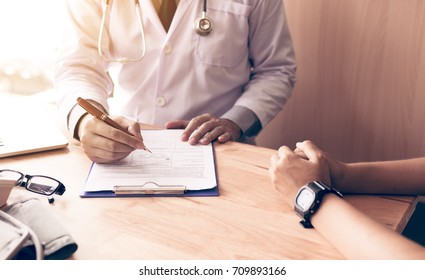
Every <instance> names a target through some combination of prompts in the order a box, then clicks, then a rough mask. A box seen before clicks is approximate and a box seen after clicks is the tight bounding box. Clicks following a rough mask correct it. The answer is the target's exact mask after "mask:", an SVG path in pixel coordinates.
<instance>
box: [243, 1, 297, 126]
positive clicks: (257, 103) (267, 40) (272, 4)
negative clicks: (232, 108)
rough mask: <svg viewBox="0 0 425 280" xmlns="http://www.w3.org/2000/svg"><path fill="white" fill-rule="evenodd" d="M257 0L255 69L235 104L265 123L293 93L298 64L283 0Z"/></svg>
mask: <svg viewBox="0 0 425 280" xmlns="http://www.w3.org/2000/svg"><path fill="white" fill-rule="evenodd" d="M255 3H256V6H255V7H254V8H253V11H252V13H251V15H250V18H249V24H250V34H249V56H250V60H251V63H252V66H253V70H252V74H251V79H250V81H249V82H248V83H247V85H246V86H245V88H244V92H243V94H242V96H241V97H240V98H239V99H238V100H237V101H236V104H235V105H236V106H243V107H246V108H248V109H250V110H251V111H252V112H254V114H255V115H256V116H257V117H258V118H259V120H260V122H261V125H262V127H265V126H266V125H267V124H268V123H269V122H270V121H271V120H272V119H273V118H274V117H275V116H276V114H277V113H278V112H279V111H280V110H281V109H282V108H283V106H284V104H285V103H286V101H287V100H288V98H289V97H290V96H291V92H292V89H293V87H294V84H295V71H296V64H295V55H294V50H293V46H292V39H291V35H290V33H289V29H288V23H287V20H286V15H285V10H284V5H283V1H281V0H265V1H256V2H255Z"/></svg>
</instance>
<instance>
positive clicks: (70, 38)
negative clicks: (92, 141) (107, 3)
mask: <svg viewBox="0 0 425 280" xmlns="http://www.w3.org/2000/svg"><path fill="white" fill-rule="evenodd" d="M100 2H101V1H98V0H95V1H86V0H68V1H66V3H65V9H66V11H65V16H66V17H67V18H66V19H65V30H64V33H63V35H64V38H63V41H62V45H61V47H60V50H59V56H58V59H57V61H56V64H55V73H54V75H55V89H56V92H57V94H58V107H59V111H60V113H61V116H62V118H63V120H64V121H65V122H66V123H67V125H68V128H70V130H71V131H73V129H74V128H73V127H72V126H74V125H75V121H73V123H72V124H71V123H69V121H70V112H71V111H72V110H73V109H75V108H77V107H76V104H77V101H76V100H77V97H79V96H80V97H83V98H86V99H90V100H94V101H96V102H97V103H99V104H100V105H101V106H102V107H103V108H105V109H106V110H108V104H107V98H108V95H109V93H111V92H112V89H113V85H112V82H111V80H110V77H109V75H108V74H107V72H106V71H105V69H106V68H105V66H106V65H104V62H103V61H102V59H101V58H100V56H99V54H98V52H97V38H98V32H99V28H100V24H99V23H100V20H101V15H102V11H101V5H100ZM105 44H107V42H105ZM76 114H81V113H78V112H77V113H76ZM71 119H72V118H71ZM74 119H78V117H77V118H74Z"/></svg>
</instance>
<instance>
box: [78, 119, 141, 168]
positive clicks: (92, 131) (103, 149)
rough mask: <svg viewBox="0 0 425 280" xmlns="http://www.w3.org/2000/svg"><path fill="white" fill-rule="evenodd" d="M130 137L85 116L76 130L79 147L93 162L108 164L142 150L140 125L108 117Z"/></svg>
mask: <svg viewBox="0 0 425 280" xmlns="http://www.w3.org/2000/svg"><path fill="white" fill-rule="evenodd" d="M110 118H111V119H113V120H114V121H115V122H116V123H118V124H119V125H120V126H121V127H123V128H125V129H126V130H127V131H128V132H129V133H130V134H131V135H129V134H127V133H125V132H123V131H121V130H119V129H116V128H114V127H112V126H110V125H108V124H106V123H105V122H103V121H101V120H99V119H97V118H95V117H93V116H91V115H90V114H87V115H85V116H84V117H83V118H82V119H81V121H80V125H79V128H78V135H79V138H80V142H81V147H82V148H83V150H84V152H85V153H86V154H87V156H88V157H89V158H90V159H91V160H92V161H94V162H98V163H108V162H114V161H118V160H120V159H123V158H125V157H126V156H128V155H129V154H130V153H131V152H132V151H134V150H135V149H143V147H144V145H143V137H142V135H141V133H140V125H139V124H138V123H137V122H133V121H130V120H128V119H126V118H124V117H121V116H110Z"/></svg>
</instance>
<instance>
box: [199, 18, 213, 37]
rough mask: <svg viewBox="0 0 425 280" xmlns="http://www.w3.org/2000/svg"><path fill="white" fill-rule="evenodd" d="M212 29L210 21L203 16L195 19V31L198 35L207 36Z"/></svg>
mask: <svg viewBox="0 0 425 280" xmlns="http://www.w3.org/2000/svg"><path fill="white" fill-rule="evenodd" d="M212 29H213V24H212V21H211V20H210V19H209V18H207V17H205V16H202V17H199V18H197V19H196V20H195V31H196V33H197V34H198V35H201V36H208V35H209V34H210V33H211V31H212Z"/></svg>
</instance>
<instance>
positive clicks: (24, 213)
mask: <svg viewBox="0 0 425 280" xmlns="http://www.w3.org/2000/svg"><path fill="white" fill-rule="evenodd" d="M4 211H5V212H6V213H7V214H9V215H11V216H12V217H14V218H15V219H17V220H19V221H20V222H21V223H23V224H24V225H26V226H27V227H29V228H30V229H31V230H32V231H33V232H34V233H35V235H37V237H38V239H39V240H40V243H41V245H42V248H43V251H44V252H43V253H44V258H45V259H50V260H62V259H67V258H69V257H70V256H71V255H72V254H73V253H74V252H75V251H76V250H77V248H78V246H77V244H76V243H75V241H74V240H73V239H72V237H71V235H70V234H69V233H68V232H67V231H66V229H65V228H64V227H63V226H62V225H61V224H60V222H59V221H58V219H57V218H56V217H55V216H54V215H53V213H52V212H51V211H50V209H48V208H47V207H45V206H43V205H42V203H41V202H40V200H38V199H28V200H24V201H19V202H16V203H13V204H12V205H9V206H8V207H7V208H6V209H4ZM35 257H36V254H35V246H34V244H33V241H32V240H27V241H26V243H25V244H24V247H23V248H22V249H21V250H20V251H19V253H18V254H17V255H16V256H15V259H26V260H28V259H35Z"/></svg>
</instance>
